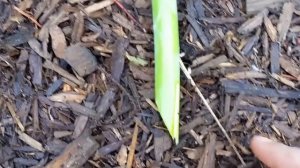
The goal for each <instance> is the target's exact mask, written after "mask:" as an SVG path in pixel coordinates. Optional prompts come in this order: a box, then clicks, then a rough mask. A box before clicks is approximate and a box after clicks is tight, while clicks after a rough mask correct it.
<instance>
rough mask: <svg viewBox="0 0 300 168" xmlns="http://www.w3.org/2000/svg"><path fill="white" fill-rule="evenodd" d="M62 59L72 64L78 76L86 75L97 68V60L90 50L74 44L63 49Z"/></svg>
mask: <svg viewBox="0 0 300 168" xmlns="http://www.w3.org/2000/svg"><path fill="white" fill-rule="evenodd" d="M63 58H64V60H66V61H67V62H68V64H70V65H71V66H72V68H73V69H74V70H75V71H76V72H77V73H78V75H79V76H86V75H88V74H90V73H92V72H94V71H95V70H96V69H97V60H96V58H95V56H94V55H93V54H92V53H91V51H90V50H88V49H87V48H85V47H83V46H81V44H75V45H71V46H69V47H68V48H67V49H66V50H65V54H64V56H63Z"/></svg>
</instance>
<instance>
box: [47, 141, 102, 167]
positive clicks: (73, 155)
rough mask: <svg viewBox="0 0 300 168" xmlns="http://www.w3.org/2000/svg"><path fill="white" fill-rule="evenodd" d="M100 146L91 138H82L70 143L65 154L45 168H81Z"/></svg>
mask: <svg viewBox="0 0 300 168" xmlns="http://www.w3.org/2000/svg"><path fill="white" fill-rule="evenodd" d="M98 147H99V144H98V143H97V142H96V141H95V140H94V139H93V138H92V137H90V136H81V137H79V138H77V139H76V140H74V141H73V142H72V143H70V144H69V145H68V146H67V147H66V148H65V150H64V151H63V153H61V154H60V155H59V156H58V157H56V158H55V159H54V160H52V161H51V162H50V163H48V164H47V165H46V166H45V168H56V167H64V168H80V167H82V165H83V164H84V163H85V162H86V161H87V160H88V159H89V158H90V157H91V156H92V155H93V154H94V153H95V152H96V150H97V148H98Z"/></svg>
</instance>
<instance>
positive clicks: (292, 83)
mask: <svg viewBox="0 0 300 168" xmlns="http://www.w3.org/2000/svg"><path fill="white" fill-rule="evenodd" d="M271 76H272V77H273V78H274V79H276V80H278V81H280V82H282V83H283V84H285V85H288V86H290V87H292V88H295V87H296V84H295V83H294V82H292V81H290V80H288V79H286V78H285V77H283V76H280V75H277V74H271Z"/></svg>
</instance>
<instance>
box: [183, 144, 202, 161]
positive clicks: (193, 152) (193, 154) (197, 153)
mask: <svg viewBox="0 0 300 168" xmlns="http://www.w3.org/2000/svg"><path fill="white" fill-rule="evenodd" d="M203 152H204V147H198V148H195V149H189V150H187V151H186V152H185V154H186V156H187V157H188V158H189V159H192V160H199V159H200V158H201V156H202V154H203Z"/></svg>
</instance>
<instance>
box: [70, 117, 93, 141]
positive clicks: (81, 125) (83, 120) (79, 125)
mask: <svg viewBox="0 0 300 168" xmlns="http://www.w3.org/2000/svg"><path fill="white" fill-rule="evenodd" d="M88 120H89V118H88V117H87V116H84V115H80V116H78V117H77V118H76V120H75V124H74V125H75V129H74V132H73V135H72V137H73V138H74V139H76V138H78V137H79V136H80V135H81V133H82V132H83V130H84V129H85V127H86V124H87V122H88Z"/></svg>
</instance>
